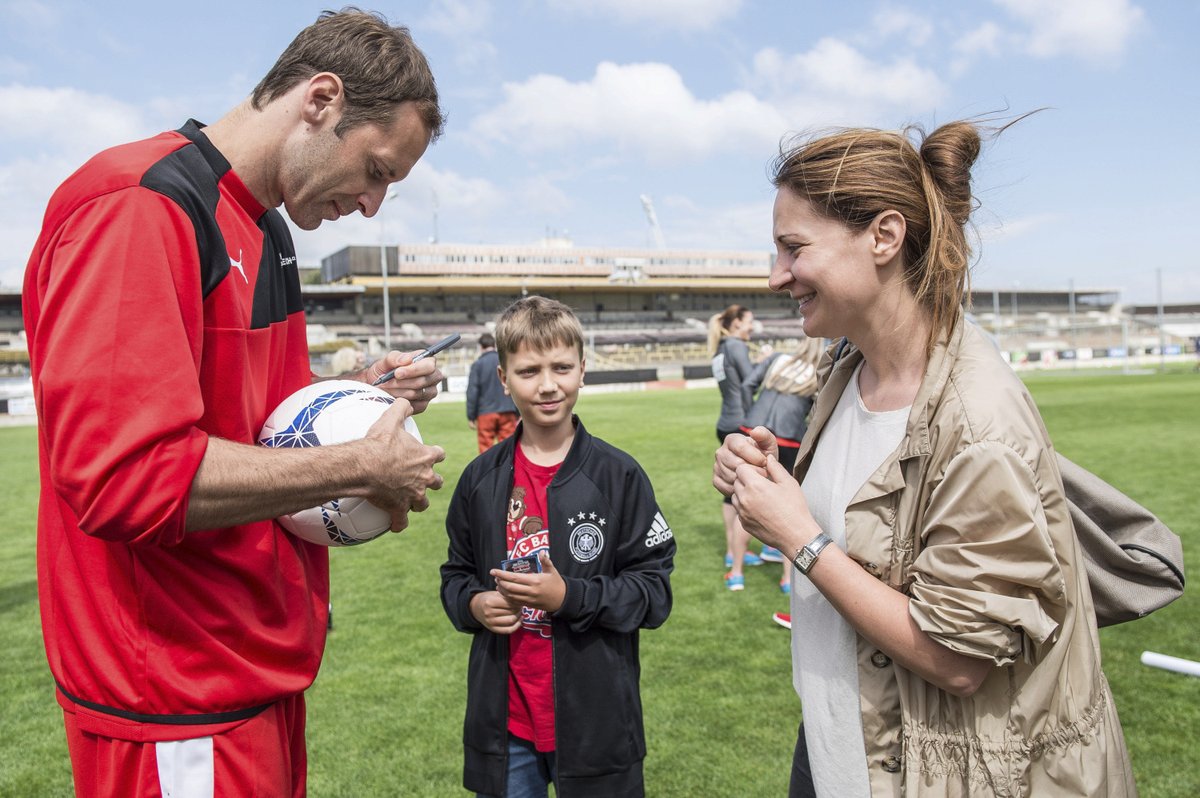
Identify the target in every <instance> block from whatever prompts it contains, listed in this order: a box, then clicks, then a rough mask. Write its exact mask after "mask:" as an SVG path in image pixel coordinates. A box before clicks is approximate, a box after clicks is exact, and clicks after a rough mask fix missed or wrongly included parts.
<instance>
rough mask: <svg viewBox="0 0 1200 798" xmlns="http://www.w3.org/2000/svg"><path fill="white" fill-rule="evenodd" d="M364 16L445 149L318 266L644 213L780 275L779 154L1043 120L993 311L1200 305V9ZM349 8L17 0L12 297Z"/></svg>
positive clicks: (322, 242) (1025, 128) (623, 233)
mask: <svg viewBox="0 0 1200 798" xmlns="http://www.w3.org/2000/svg"><path fill="white" fill-rule="evenodd" d="M359 5H360V7H362V8H366V9H370V10H375V11H378V12H380V13H382V14H384V15H385V16H386V17H387V18H388V19H389V20H390V21H392V22H393V23H396V24H403V25H406V26H408V27H409V28H410V29H411V30H412V33H413V38H414V39H415V41H416V42H417V44H418V46H420V47H421V49H422V50H423V51H424V52H425V54H426V55H427V57H428V58H429V61H430V64H431V66H432V68H433V71H434V75H435V76H436V79H437V82H438V87H439V91H440V94H441V97H442V105H443V108H444V110H445V112H446V113H447V115H448V124H447V127H446V132H445V134H444V136H443V137H442V138H441V139H440V140H439V141H437V142H436V143H435V144H434V145H433V146H431V147H430V148H429V150H428V152H427V153H426V155H425V157H424V158H423V159H422V160H421V161H420V163H418V165H417V167H416V168H415V169H414V170H413V171H412V173H411V174H410V176H409V177H408V179H407V180H405V181H404V182H402V183H400V184H399V185H398V186H396V197H395V198H394V199H393V200H390V201H388V202H387V203H385V204H384V206H383V209H382V210H381V212H380V213H379V214H378V215H377V216H376V217H375V218H373V219H364V218H362V217H360V216H358V215H355V216H353V217H348V218H346V219H343V220H340V221H338V222H336V223H330V222H326V223H325V224H323V225H322V226H321V227H320V228H319V229H318V230H316V231H313V232H302V231H299V230H296V229H293V237H294V238H295V241H296V249H297V254H298V256H299V260H300V263H301V264H302V265H316V264H318V263H319V262H320V259H321V258H322V257H325V256H327V255H329V254H331V253H333V252H335V251H337V250H339V249H341V248H342V247H343V246H346V245H349V244H378V243H380V242H381V241H382V242H386V243H388V244H397V243H423V242H427V241H429V240H430V239H431V238H433V237H434V236H436V237H437V240H439V241H441V242H444V243H471V244H474V243H485V244H525V243H534V242H537V241H538V240H540V239H542V238H544V237H546V236H547V235H551V236H566V237H569V238H570V239H572V240H573V241H574V242H575V244H576V245H577V246H632V247H648V246H653V245H654V243H655V238H654V236H653V235H652V233H651V229H650V226H649V224H648V222H647V216H646V214H645V212H644V209H643V205H642V203H641V201H640V199H639V198H640V196H642V195H646V196H647V197H649V198H650V199H651V201H652V203H653V207H654V209H655V212H656V215H657V218H658V222H659V226H660V229H661V231H662V235H663V239H664V240H665V242H666V244H667V246H669V247H679V248H718V249H738V250H761V251H763V252H769V251H772V250H773V245H772V241H771V204H772V200H773V198H774V189H773V188H772V187H771V184H770V181H769V179H768V169H769V165H770V163H771V161H772V159H773V158H774V157H775V156H776V155H777V154H778V153H779V148H780V146H781V142H785V141H788V140H791V139H793V138H794V137H795V136H797V135H804V134H811V133H812V132H814V131H821V130H827V129H830V128H834V127H843V126H854V127H879V128H887V129H897V128H902V127H905V126H908V125H917V126H920V127H921V128H924V129H925V130H933V129H934V128H936V127H937V126H938V125H939V124H943V123H946V122H949V121H953V120H956V119H962V118H978V117H989V118H991V117H999V118H1013V117H1016V116H1018V115H1020V114H1022V113H1025V112H1027V111H1033V110H1035V109H1045V110H1043V111H1041V112H1039V113H1037V114H1035V115H1033V116H1031V117H1029V118H1027V119H1024V120H1023V121H1021V122H1019V123H1018V124H1016V125H1014V126H1012V127H1010V128H1008V129H1007V130H1006V131H1005V132H1003V133H1002V134H1001V135H1000V136H999V137H997V138H995V139H994V140H991V141H989V142H988V143H987V145H986V146H985V148H984V151H983V153H982V155H981V157H980V159H979V161H978V162H977V164H976V167H975V169H974V172H973V180H974V189H975V194H976V198H977V200H978V202H979V204H980V207H979V209H978V210H977V211H976V212H975V214H974V216H973V227H974V238H975V242H976V246H975V258H976V262H975V265H974V271H973V277H972V280H973V286H974V287H975V288H976V289H977V290H978V289H987V288H1001V289H1011V288H1022V289H1033V288H1044V289H1061V290H1066V289H1067V288H1068V287H1070V286H1074V287H1075V288H1076V289H1077V290H1087V289H1119V290H1120V291H1121V297H1122V300H1123V301H1124V302H1127V303H1146V304H1153V303H1154V302H1156V301H1157V299H1158V297H1159V295H1160V291H1161V296H1162V298H1163V300H1164V301H1165V302H1168V303H1171V302H1184V301H1190V302H1196V301H1200V256H1198V255H1197V250H1196V249H1194V248H1193V247H1192V246H1191V244H1192V242H1193V240H1194V239H1195V238H1196V236H1197V235H1198V234H1200V148H1198V147H1197V127H1198V126H1197V122H1198V121H1200V120H1198V114H1200V112H1198V110H1197V109H1198V108H1200V55H1198V53H1200V48H1197V47H1196V44H1195V41H1196V38H1197V36H1198V35H1200V3H1196V2H1166V1H1165V0H1164V1H1163V2H1156V3H1151V2H1149V0H1143V1H1142V2H1141V3H1138V2H1135V1H1134V0H969V1H968V2H963V1H962V0H945V1H942V0H936V1H934V0H930V1H928V2H917V1H916V0H914V1H913V2H907V3H906V2H890V1H888V0H884V1H882V2H872V1H871V0H842V1H841V2H837V3H834V2H818V1H817V0H758V1H757V2H755V1H754V0H510V2H499V0H497V1H496V2H486V0H430V1H427V2H418V1H417V0H404V1H401V0H376V2H375V3H374V4H372V3H369V2H361V3H360V4H359ZM329 7H337V6H333V5H332V4H331V5H322V4H312V3H309V2H306V1H305V0H289V1H288V2H280V1H279V0H266V1H265V2H245V1H244V0H242V2H236V3H234V2H226V1H225V0H216V1H215V2H208V3H202V4H191V5H187V4H185V5H179V6H176V5H172V4H165V5H164V4H162V3H153V4H151V3H147V2H142V1H141V0H133V1H131V2H121V3H116V2H105V1H104V0H82V1H80V0H56V1H55V2H41V1H40V0H23V1H21V2H9V0H0V18H2V19H4V24H3V26H0V286H3V287H5V288H8V289H13V288H16V287H18V286H19V285H20V283H21V280H22V274H23V272H24V267H25V262H26V260H27V258H28V255H29V252H30V250H31V249H32V246H33V243H34V241H35V239H36V237H37V233H38V229H39V227H40V224H41V217H42V213H43V211H44V210H45V205H46V202H47V200H48V199H49V197H50V195H51V193H52V192H53V190H54V189H55V187H56V186H57V185H58V184H59V183H60V182H61V181H62V180H63V179H64V178H66V177H67V176H68V175H69V174H70V173H71V172H72V171H74V170H75V169H76V168H77V167H78V166H79V165H80V164H82V163H83V162H84V161H85V160H86V159H87V158H89V157H90V156H91V155H92V154H94V153H95V152H97V151H98V150H100V149H103V148H105V147H107V146H111V145H114V144H118V143H121V142H124V141H129V140H134V139H138V138H143V137H147V136H151V135H154V134H155V133H158V132H160V131H162V130H168V129H174V128H177V127H179V126H180V125H181V124H182V123H183V122H184V121H186V120H187V119H188V118H189V117H193V118H196V119H199V120H200V121H202V122H211V121H215V120H216V119H218V118H219V117H221V116H222V115H223V114H224V113H226V112H227V111H228V110H229V109H230V108H232V107H233V106H235V105H237V104H238V103H239V102H240V101H242V100H243V99H244V98H245V97H246V96H247V95H248V94H249V93H250V91H251V90H252V89H253V87H254V85H255V84H256V83H257V82H258V80H259V79H260V78H261V77H262V75H263V74H265V72H266V71H267V70H268V69H269V68H270V66H271V64H272V63H273V62H274V60H275V58H276V57H277V56H278V55H279V53H280V52H281V51H282V50H283V48H284V47H286V46H287V44H288V42H289V41H291V39H292V38H293V37H294V36H295V34H296V33H297V32H298V31H299V30H301V29H302V28H303V27H305V26H306V25H308V24H310V23H312V22H313V21H314V20H315V19H316V18H317V15H318V14H319V13H320V12H321V11H322V10H323V9H325V8H329ZM1189 230H1191V231H1192V232H1190V233H1189V232H1188V231H1189ZM765 277H766V275H765V274H764V280H765ZM1160 286H1161V288H1160Z"/></svg>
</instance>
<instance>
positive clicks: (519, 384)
mask: <svg viewBox="0 0 1200 798" xmlns="http://www.w3.org/2000/svg"><path fill="white" fill-rule="evenodd" d="M506 361H507V365H506V366H501V367H499V368H498V370H499V373H500V383H501V384H502V385H503V386H504V392H505V393H506V394H508V395H509V396H511V397H512V400H513V404H515V405H516V406H517V410H519V411H520V413H521V421H522V422H524V423H525V424H526V425H531V426H537V427H545V428H558V427H562V426H566V427H570V426H571V411H572V410H574V408H575V402H576V400H577V399H579V388H580V387H581V386H582V385H583V359H582V358H581V357H580V356H579V350H578V349H576V348H575V347H574V346H570V345H568V344H556V345H555V346H554V347H552V348H550V349H548V350H546V351H538V350H536V349H531V348H530V347H529V345H528V344H521V346H520V348H518V349H517V351H516V352H512V353H510V354H509V356H508V357H507V358H506Z"/></svg>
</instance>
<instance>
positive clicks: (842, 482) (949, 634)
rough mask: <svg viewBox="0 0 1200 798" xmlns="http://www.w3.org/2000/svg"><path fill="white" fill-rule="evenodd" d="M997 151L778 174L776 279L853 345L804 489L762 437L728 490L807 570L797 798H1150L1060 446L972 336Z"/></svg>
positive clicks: (868, 138) (800, 602)
mask: <svg viewBox="0 0 1200 798" xmlns="http://www.w3.org/2000/svg"><path fill="white" fill-rule="evenodd" d="M981 143H982V137H981V131H980V128H979V127H978V126H977V125H976V124H973V123H970V122H952V123H949V124H946V125H943V126H941V127H939V128H937V129H936V130H934V131H933V132H932V133H930V134H928V135H925V134H924V133H922V132H921V131H919V130H916V129H909V130H905V131H898V132H888V131H879V130H870V129H853V130H846V131H841V132H835V133H832V134H828V135H824V136H820V137H816V138H813V139H810V140H807V141H803V142H801V143H799V144H797V145H796V146H793V147H789V148H785V149H784V151H783V152H782V153H781V155H780V157H779V159H778V160H777V161H776V164H775V169H774V176H773V182H774V184H775V186H776V188H777V193H776V197H775V208H774V238H775V245H776V251H777V255H776V260H775V264H774V267H773V268H772V271H771V277H770V280H769V285H770V287H771V288H772V289H773V290H775V291H780V292H783V291H786V292H787V293H788V294H789V295H790V296H791V297H792V298H793V299H794V300H795V301H796V302H797V305H798V308H799V311H800V313H801V314H802V315H803V317H804V331H805V333H806V334H808V335H809V336H812V337H818V336H820V337H825V338H830V339H835V340H837V339H842V338H844V339H845V341H846V343H845V346H842V345H841V344H840V343H839V344H835V346H834V348H833V349H832V350H831V357H829V358H826V359H824V360H823V363H822V380H821V387H820V389H819V393H818V395H817V400H816V404H815V406H814V408H813V411H812V418H811V424H810V428H809V430H808V433H807V435H806V436H805V439H804V443H803V445H802V446H801V449H800V452H799V455H798V458H797V463H796V469H795V472H794V475H793V473H792V472H789V471H788V470H787V469H785V468H783V466H782V465H781V464H780V462H779V454H778V452H779V447H778V443H777V441H776V439H775V436H774V435H772V434H771V432H770V431H768V430H767V429H766V428H764V427H756V428H754V429H753V430H752V431H751V433H750V435H749V436H746V435H741V434H738V435H730V436H729V437H728V438H726V440H725V444H724V445H723V446H722V448H721V449H720V450H719V451H718V453H717V457H716V462H715V464H714V469H713V482H714V485H715V486H716V487H717V488H718V490H720V491H722V492H723V493H726V494H728V495H732V496H733V505H734V507H735V508H736V510H737V512H738V514H739V516H740V517H741V519H742V522H743V523H744V524H745V526H746V529H747V530H748V531H749V532H750V533H751V534H752V535H754V536H755V537H757V538H758V539H759V540H761V541H763V542H764V543H770V544H771V545H774V546H776V547H778V548H780V549H781V550H783V551H785V552H787V553H793V552H794V553H795V559H794V562H795V565H796V568H797V570H798V571H799V572H800V573H801V574H802V575H803V576H802V578H801V577H798V578H797V579H796V581H795V584H794V586H793V590H792V599H791V604H792V612H791V616H792V617H791V624H792V631H791V635H792V661H793V674H794V680H795V685H796V688H797V691H798V692H799V694H800V698H801V701H802V704H803V716H804V720H803V724H802V725H801V727H800V734H799V735H798V739H797V745H796V752H795V756H794V758H793V771H792V782H791V794H792V795H793V796H800V795H814V794H816V795H836V796H848V797H849V798H855V797H856V796H867V795H871V796H900V795H904V796H908V797H909V798H922V797H923V796H939V797H940V796H967V795H970V796H1011V795H1036V796H1040V795H1087V796H1132V795H1136V788H1135V786H1134V782H1133V774H1132V769H1131V767H1130V763H1129V754H1128V752H1127V750H1126V746H1125V739H1124V735H1123V733H1122V730H1121V724H1120V721H1119V719H1118V717H1117V709H1116V706H1115V704H1114V702H1113V696H1112V692H1111V691H1110V690H1109V686H1108V682H1107V680H1106V679H1105V678H1104V673H1103V671H1102V670H1101V667H1100V641H1099V639H1098V634H1097V631H1096V619H1095V611H1094V608H1093V603H1092V596H1091V592H1090V590H1089V587H1088V581H1087V576H1086V573H1085V570H1084V562H1083V555H1082V553H1081V551H1080V547H1079V542H1078V540H1077V539H1076V537H1075V533H1074V528H1073V526H1072V523H1071V518H1070V515H1069V512H1068V506H1067V502H1066V498H1065V496H1064V490H1063V482H1062V477H1061V474H1060V473H1059V470H1058V464H1057V460H1056V458H1055V457H1054V448H1053V445H1052V443H1051V441H1050V439H1049V437H1048V435H1047V433H1046V429H1045V426H1044V425H1043V424H1042V420H1041V417H1040V416H1039V414H1038V410H1037V406H1036V405H1035V404H1034V402H1033V400H1032V398H1031V397H1030V395H1029V392H1028V391H1027V390H1026V388H1025V386H1024V384H1023V383H1022V382H1021V381H1020V379H1018V378H1017V376H1016V375H1015V374H1014V372H1013V370H1012V368H1011V367H1010V366H1009V365H1008V364H1007V363H1005V362H1004V361H1003V360H1002V359H1001V357H1000V355H999V352H998V351H997V350H996V348H995V347H994V346H993V345H992V343H991V341H989V340H988V339H987V337H986V336H985V335H984V334H983V333H982V332H981V331H980V330H979V328H978V327H976V326H975V325H973V324H968V323H966V321H965V319H964V314H963V309H962V302H963V298H964V295H965V292H966V287H967V281H968V264H969V260H970V248H969V246H968V242H967V237H966V232H965V226H966V225H967V223H968V221H969V219H970V215H971V210H972V207H973V198H972V190H971V167H972V165H973V164H974V162H975V160H976V158H977V157H978V155H979V152H980V148H981ZM833 355H837V357H833Z"/></svg>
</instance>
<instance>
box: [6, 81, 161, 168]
mask: <svg viewBox="0 0 1200 798" xmlns="http://www.w3.org/2000/svg"><path fill="white" fill-rule="evenodd" d="M151 132H157V131H150V130H148V128H147V124H146V122H145V120H144V119H143V114H142V112H141V110H140V109H138V108H137V107H136V106H132V105H129V104H127V103H123V102H121V101H119V100H114V99H113V98H111V97H106V96H102V95H97V94H89V93H87V92H84V91H79V90H78V89H50V88H43V87H40V86H20V85H9V86H0V143H2V144H3V145H4V150H5V152H10V153H11V152H14V151H18V150H30V149H32V150H38V151H42V152H48V151H53V152H54V153H56V154H58V155H61V156H62V157H65V158H68V159H70V158H76V157H78V158H83V157H87V156H90V155H91V154H92V153H94V152H97V151H99V150H101V149H103V148H105V147H108V146H111V145H113V144H117V143H120V142H123V141H129V140H131V139H136V138H140V137H143V136H146V135H149V134H150V133H151Z"/></svg>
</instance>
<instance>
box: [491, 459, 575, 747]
mask: <svg viewBox="0 0 1200 798" xmlns="http://www.w3.org/2000/svg"><path fill="white" fill-rule="evenodd" d="M559 465H561V463H558V464H555V465H552V466H541V465H537V464H536V463H531V462H529V460H528V459H526V457H525V453H524V452H523V451H522V450H521V446H520V444H519V443H518V444H517V447H516V454H515V455H514V457H513V492H512V495H511V496H510V497H509V500H508V524H507V525H506V527H505V529H507V531H508V543H507V549H508V552H509V555H508V556H509V557H524V556H526V555H529V554H532V555H535V556H536V555H538V554H539V553H541V552H543V551H545V552H547V553H548V552H549V551H550V530H549V529H548V528H547V526H548V525H547V523H546V488H547V487H548V486H549V485H550V482H551V480H553V479H554V475H555V474H557V473H558V467H559ZM550 631H551V630H550V618H549V616H547V614H546V612H545V611H544V610H535V609H530V608H529V607H524V608H523V609H522V610H521V628H520V629H518V630H517V631H516V632H515V633H514V634H513V635H512V636H511V637H510V638H509V642H508V651H509V656H508V730H509V732H510V733H512V734H514V735H515V736H517V737H520V738H521V739H522V740H530V741H532V742H533V744H534V747H535V748H536V749H537V750H539V751H553V750H554V748H555V744H554V651H553V648H552V641H551V637H550Z"/></svg>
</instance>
